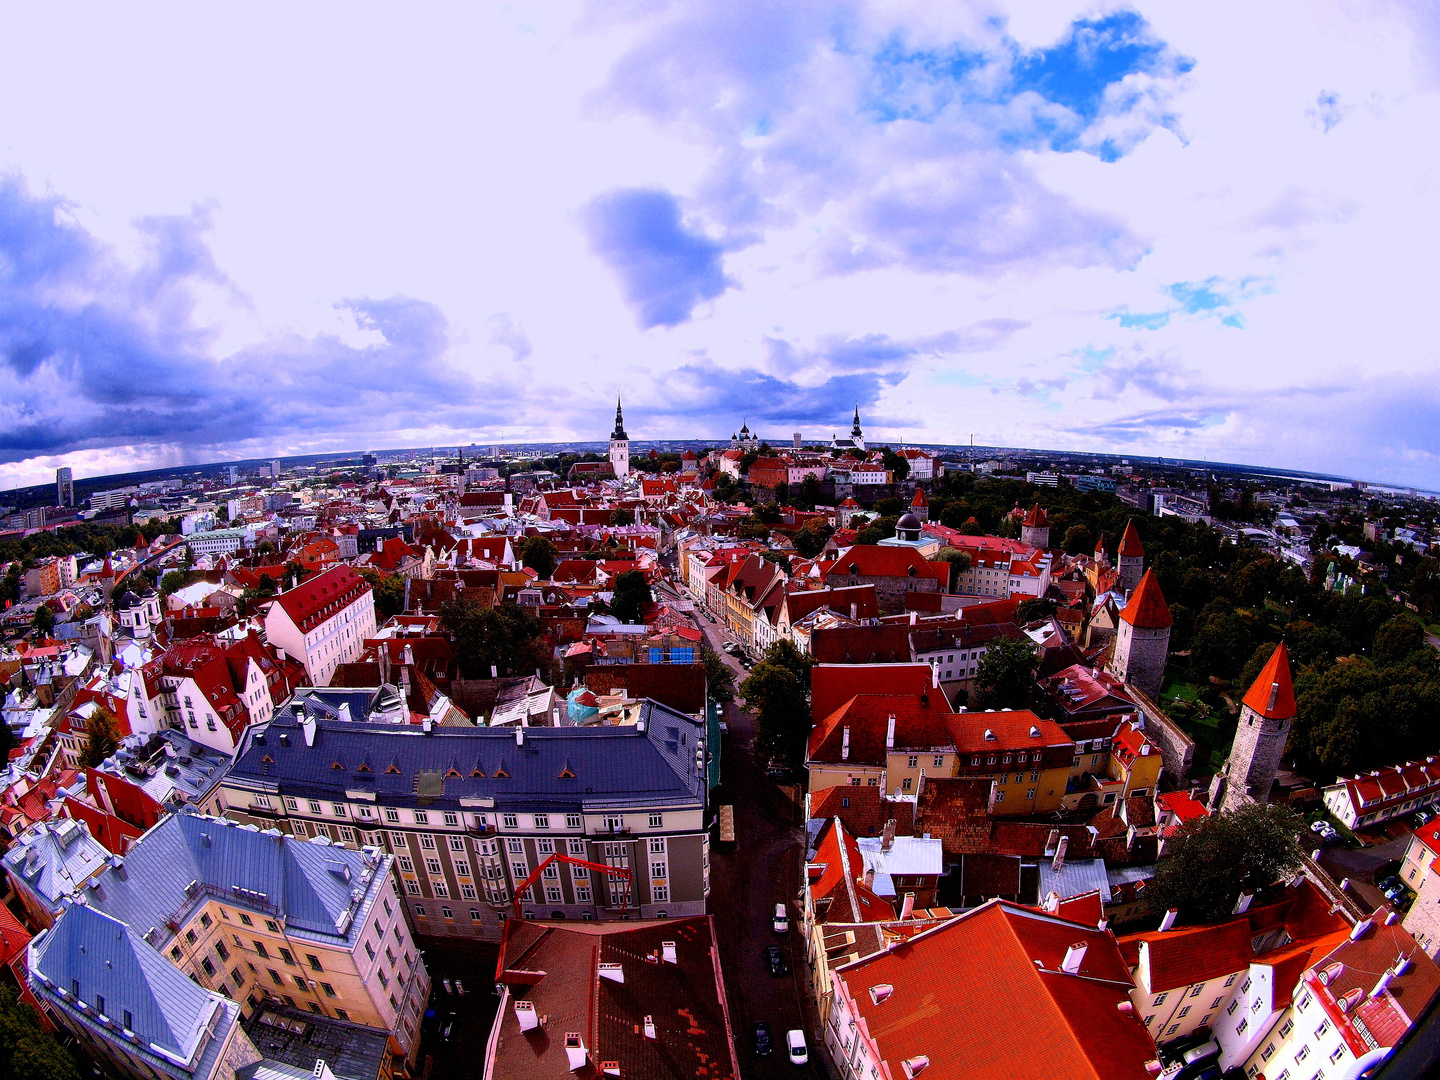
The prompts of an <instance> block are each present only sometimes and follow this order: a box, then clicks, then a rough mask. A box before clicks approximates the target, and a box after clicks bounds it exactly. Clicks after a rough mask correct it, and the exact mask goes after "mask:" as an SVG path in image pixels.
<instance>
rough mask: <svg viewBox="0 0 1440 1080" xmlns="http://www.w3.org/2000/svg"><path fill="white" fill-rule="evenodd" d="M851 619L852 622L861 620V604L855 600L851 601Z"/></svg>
mask: <svg viewBox="0 0 1440 1080" xmlns="http://www.w3.org/2000/svg"><path fill="white" fill-rule="evenodd" d="M850 620H851V622H859V621H860V605H859V604H857V603H855V602H854V601H853V600H852V601H851V602H850Z"/></svg>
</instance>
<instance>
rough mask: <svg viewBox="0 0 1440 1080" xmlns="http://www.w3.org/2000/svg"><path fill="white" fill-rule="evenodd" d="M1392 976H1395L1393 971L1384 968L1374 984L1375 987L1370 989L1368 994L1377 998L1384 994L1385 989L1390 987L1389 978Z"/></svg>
mask: <svg viewBox="0 0 1440 1080" xmlns="http://www.w3.org/2000/svg"><path fill="white" fill-rule="evenodd" d="M1393 978H1395V972H1393V971H1391V970H1390V969H1389V968H1386V969H1385V971H1384V974H1382V975H1381V976H1380V981H1379V982H1377V983H1376V984H1375V989H1373V990H1371V991H1370V996H1371V997H1372V998H1378V997H1380V996H1381V995H1382V994H1384V993H1385V991H1386V990H1389V989H1390V980H1391V979H1393Z"/></svg>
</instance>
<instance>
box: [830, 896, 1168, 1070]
mask: <svg viewBox="0 0 1440 1080" xmlns="http://www.w3.org/2000/svg"><path fill="white" fill-rule="evenodd" d="M1075 944H1084V945H1085V954H1084V956H1083V958H1082V959H1081V962H1080V967H1079V972H1078V974H1077V975H1069V974H1065V973H1063V972H1062V971H1061V970H1060V966H1061V964H1062V962H1063V961H1064V959H1065V955H1066V952H1067V950H1068V949H1069V948H1070V946H1071V945H1075ZM836 973H837V975H838V976H839V977H840V978H841V979H843V980H844V984H845V988H846V991H847V994H848V996H849V997H850V999H851V1000H853V1002H854V1005H855V1008H856V1011H858V1012H859V1014H860V1016H861V1017H862V1018H863V1020H864V1023H865V1028H866V1029H867V1030H868V1033H869V1035H870V1037H871V1038H872V1039H873V1040H874V1041H875V1044H876V1047H877V1049H878V1050H879V1052H880V1054H881V1056H882V1057H883V1059H884V1061H885V1063H886V1065H887V1066H888V1068H889V1072H890V1075H892V1076H894V1077H896V1078H897V1080H898V1078H899V1077H901V1076H904V1075H905V1073H904V1070H903V1068H902V1066H901V1062H902V1061H905V1060H907V1059H910V1058H913V1057H916V1056H920V1055H924V1056H925V1057H927V1058H929V1065H928V1066H927V1067H926V1069H925V1071H924V1073H923V1076H924V1077H925V1080H1017V1078H1021V1077H1039V1076H1045V1077H1064V1078H1067V1080H1080V1078H1092V1077H1093V1078H1095V1080H1148V1078H1149V1077H1150V1076H1151V1075H1152V1074H1151V1073H1150V1072H1148V1071H1147V1069H1146V1067H1145V1065H1146V1062H1148V1061H1153V1060H1154V1059H1155V1057H1156V1051H1155V1044H1154V1042H1153V1041H1152V1040H1151V1038H1150V1036H1149V1034H1148V1033H1147V1032H1146V1030H1145V1026H1144V1024H1143V1023H1142V1022H1141V1020H1140V1019H1139V1017H1137V1016H1135V1015H1134V1014H1133V1013H1126V1012H1121V1011H1120V1006H1122V1005H1128V1003H1129V996H1128V992H1129V990H1130V988H1131V986H1132V983H1131V981H1130V975H1129V972H1128V970H1127V969H1126V967H1125V963H1124V960H1123V959H1122V958H1121V956H1120V952H1119V950H1118V949H1117V948H1116V945H1115V939H1114V938H1113V937H1112V936H1111V935H1110V934H1109V933H1105V932H1101V931H1098V930H1096V929H1095V928H1094V927H1093V926H1083V925H1081V924H1078V923H1074V922H1070V921H1068V920H1066V919H1061V918H1057V917H1055V916H1052V915H1046V914H1044V913H1041V912H1036V911H1033V910H1031V909H1027V908H1022V907H1020V906H1019V905H1016V904H1010V903H1007V902H1005V901H992V902H991V903H989V904H986V905H984V906H983V907H979V908H976V909H975V910H973V911H970V912H967V913H966V914H964V915H961V916H959V917H958V918H955V919H952V920H950V921H949V922H946V923H943V924H942V925H941V926H939V927H938V928H936V929H934V930H931V931H928V932H926V933H923V934H920V935H918V936H916V937H915V938H913V939H911V940H910V941H907V942H903V943H900V944H898V945H896V946H895V947H894V948H892V949H889V950H887V951H886V952H883V953H879V954H877V955H874V956H870V957H867V958H865V959H862V960H858V961H855V962H853V963H850V964H845V965H843V966H841V967H839V968H837V969H836ZM879 984H888V985H890V986H892V987H893V988H894V989H893V990H892V991H891V992H890V994H889V995H888V996H886V997H884V998H882V1000H881V1001H880V1002H879V1003H878V1004H877V1003H876V1002H875V1001H874V1000H873V999H872V997H871V995H870V993H869V992H868V991H869V988H870V987H872V986H876V985H879Z"/></svg>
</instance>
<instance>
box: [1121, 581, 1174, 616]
mask: <svg viewBox="0 0 1440 1080" xmlns="http://www.w3.org/2000/svg"><path fill="white" fill-rule="evenodd" d="M1120 618H1122V619H1124V620H1125V621H1126V622H1127V623H1129V624H1130V625H1131V626H1134V627H1138V628H1140V629H1143V630H1160V629H1163V628H1165V627H1167V626H1173V625H1174V624H1175V620H1174V619H1172V618H1171V617H1170V608H1169V606H1168V605H1167V604H1166V603H1165V597H1164V596H1162V595H1161V594H1160V582H1159V581H1157V580H1156V578H1155V571H1154V570H1146V571H1145V576H1144V577H1142V578H1141V579H1140V584H1139V585H1137V586H1136V587H1135V594H1134V595H1133V596H1131V597H1130V602H1129V603H1128V604H1126V605H1125V610H1124V611H1122V612H1120Z"/></svg>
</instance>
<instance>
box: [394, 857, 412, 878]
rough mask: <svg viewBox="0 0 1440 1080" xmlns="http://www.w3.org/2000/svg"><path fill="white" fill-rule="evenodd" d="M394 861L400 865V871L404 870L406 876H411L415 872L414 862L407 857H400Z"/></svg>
mask: <svg viewBox="0 0 1440 1080" xmlns="http://www.w3.org/2000/svg"><path fill="white" fill-rule="evenodd" d="M395 861H396V862H398V863H399V864H400V869H401V870H404V871H405V872H406V873H407V874H413V873H414V872H415V862H414V860H412V859H411V858H410V856H409V855H401V856H400V857H399V858H398V859H396V860H395Z"/></svg>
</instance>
